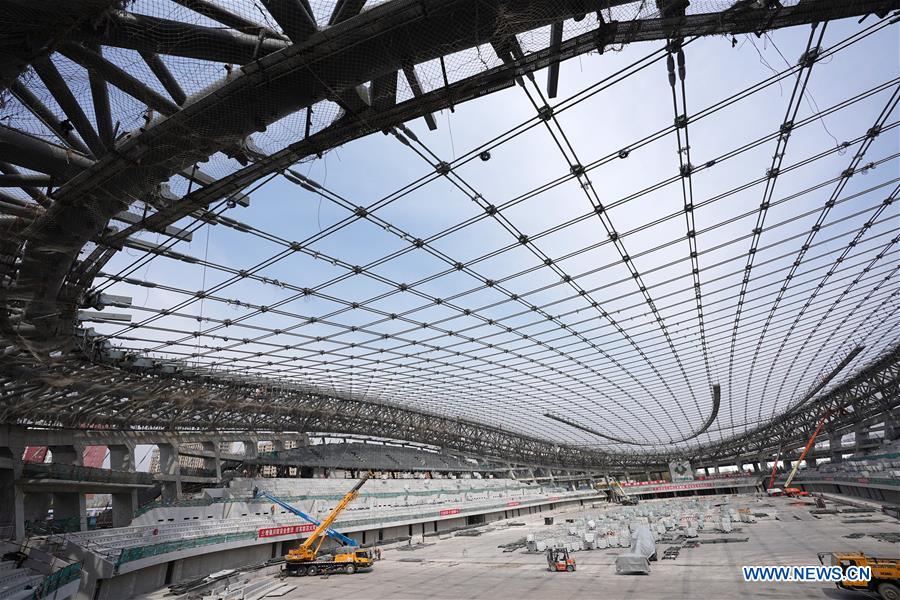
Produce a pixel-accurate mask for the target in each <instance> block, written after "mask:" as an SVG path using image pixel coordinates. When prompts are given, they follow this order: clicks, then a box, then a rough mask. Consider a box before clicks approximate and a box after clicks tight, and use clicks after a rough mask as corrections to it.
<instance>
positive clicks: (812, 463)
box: [806, 456, 816, 469]
mask: <svg viewBox="0 0 900 600" xmlns="http://www.w3.org/2000/svg"><path fill="white" fill-rule="evenodd" d="M806 466H807V467H809V468H810V469H815V468H816V457H815V456H807V457H806Z"/></svg>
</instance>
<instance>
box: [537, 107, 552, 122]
mask: <svg viewBox="0 0 900 600" xmlns="http://www.w3.org/2000/svg"><path fill="white" fill-rule="evenodd" d="M538 117H540V119H541V121H549V120H550V119H551V118H553V109H552V108H550V107H549V106H547V105H546V104H545V105H544V106H542V107H540V108H539V109H538Z"/></svg>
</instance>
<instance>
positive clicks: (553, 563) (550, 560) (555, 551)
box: [547, 547, 575, 573]
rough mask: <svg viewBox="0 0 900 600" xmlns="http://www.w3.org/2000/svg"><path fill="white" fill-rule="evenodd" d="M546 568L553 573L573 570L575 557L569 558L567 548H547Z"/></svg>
mask: <svg viewBox="0 0 900 600" xmlns="http://www.w3.org/2000/svg"><path fill="white" fill-rule="evenodd" d="M547 568H548V570H550V571H553V572H554V573H558V572H560V571H568V572H570V573H571V572H572V571H574V570H575V559H574V558H569V549H568V548H563V547H557V548H547Z"/></svg>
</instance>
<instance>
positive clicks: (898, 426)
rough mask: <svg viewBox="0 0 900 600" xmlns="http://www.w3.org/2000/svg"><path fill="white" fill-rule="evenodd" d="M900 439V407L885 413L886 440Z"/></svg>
mask: <svg viewBox="0 0 900 600" xmlns="http://www.w3.org/2000/svg"><path fill="white" fill-rule="evenodd" d="M896 439H900V409H895V410H893V411H890V412H888V413H885V418H884V441H886V442H893V441H894V440H896Z"/></svg>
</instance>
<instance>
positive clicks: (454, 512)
mask: <svg viewBox="0 0 900 600" xmlns="http://www.w3.org/2000/svg"><path fill="white" fill-rule="evenodd" d="M458 514H459V509H458V508H445V509H443V510H442V511H441V512H440V515H441V516H442V517H446V516H447V515H458Z"/></svg>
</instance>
